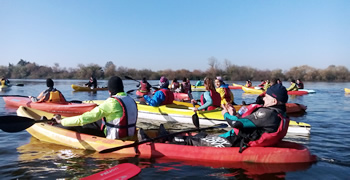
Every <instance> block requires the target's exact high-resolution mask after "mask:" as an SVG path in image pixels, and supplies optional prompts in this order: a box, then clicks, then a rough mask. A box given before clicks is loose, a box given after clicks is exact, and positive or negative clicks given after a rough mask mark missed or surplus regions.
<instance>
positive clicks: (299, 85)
mask: <svg viewBox="0 0 350 180" xmlns="http://www.w3.org/2000/svg"><path fill="white" fill-rule="evenodd" d="M272 84H282V81H281V80H280V79H278V78H277V79H273V80H272V81H270V80H261V83H260V84H259V85H258V86H257V87H260V89H262V90H264V91H266V90H267V89H268V88H269V87H270V86H271V85H272ZM245 86H246V87H253V86H252V83H251V81H250V80H247V81H246V84H245ZM299 89H304V83H303V82H302V81H301V80H300V79H297V80H296V81H295V79H292V80H291V81H290V86H289V87H288V88H287V91H298V90H299Z"/></svg>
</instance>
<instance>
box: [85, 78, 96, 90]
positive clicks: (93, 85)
mask: <svg viewBox="0 0 350 180" xmlns="http://www.w3.org/2000/svg"><path fill="white" fill-rule="evenodd" d="M85 86H87V87H89V88H94V89H95V88H97V80H96V78H95V77H94V76H91V77H90V80H89V82H87V83H86V84H85Z"/></svg>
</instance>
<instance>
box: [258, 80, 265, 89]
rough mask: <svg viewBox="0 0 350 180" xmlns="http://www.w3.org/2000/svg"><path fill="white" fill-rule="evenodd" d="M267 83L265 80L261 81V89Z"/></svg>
mask: <svg viewBox="0 0 350 180" xmlns="http://www.w3.org/2000/svg"><path fill="white" fill-rule="evenodd" d="M265 83H266V81H264V80H263V79H262V80H261V81H260V84H259V85H258V86H259V87H260V88H264V86H265Z"/></svg>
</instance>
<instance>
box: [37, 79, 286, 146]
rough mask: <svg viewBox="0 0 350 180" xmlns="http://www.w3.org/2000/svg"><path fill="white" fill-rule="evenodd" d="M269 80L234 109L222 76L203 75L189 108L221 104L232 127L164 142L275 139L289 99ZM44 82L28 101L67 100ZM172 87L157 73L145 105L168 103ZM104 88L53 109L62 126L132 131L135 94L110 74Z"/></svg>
mask: <svg viewBox="0 0 350 180" xmlns="http://www.w3.org/2000/svg"><path fill="white" fill-rule="evenodd" d="M92 81H93V79H92ZM187 81H188V79H184V81H183V82H185V83H186V82H187ZM173 83H174V80H173ZM266 83H267V82H266ZM269 84H271V86H270V87H269V88H267V90H266V91H265V93H264V95H263V96H261V98H260V102H257V103H254V104H251V105H249V106H244V108H246V111H244V112H239V113H237V112H236V110H235V109H234V107H233V104H234V96H233V93H232V92H231V91H230V89H229V88H228V85H227V84H225V83H224V81H223V79H222V78H221V77H220V76H218V77H216V78H215V79H213V78H211V77H205V78H204V83H203V85H204V87H205V92H204V93H203V94H202V95H201V98H200V100H199V101H197V100H195V99H192V100H191V102H192V103H193V104H199V105H200V106H199V107H195V108H194V112H196V111H209V110H214V109H219V108H221V109H222V115H223V116H224V119H225V120H226V121H227V123H228V124H229V125H230V126H231V127H232V128H233V129H232V130H231V131H228V132H227V133H224V134H221V135H219V136H213V135H207V134H206V133H203V132H202V133H199V134H198V135H196V136H189V137H186V136H184V137H181V138H180V139H179V138H176V137H172V138H171V140H170V142H169V143H177V144H186V145H195V146H215V147H232V146H239V147H241V150H242V149H244V148H245V147H247V146H270V145H274V144H275V143H277V142H279V141H280V140H281V139H282V138H283V137H284V136H285V135H286V132H287V128H288V122H289V119H288V117H287V116H286V105H285V103H286V102H287V101H288V95H287V89H286V88H285V87H284V86H283V85H282V84H279V83H277V80H272V82H271V83H269ZM46 85H47V87H48V89H46V90H45V91H43V92H42V93H40V95H39V96H38V97H31V100H32V101H33V102H45V101H50V102H58V103H60V102H66V100H65V98H64V96H63V95H62V93H61V92H60V91H58V90H57V89H56V88H54V82H53V80H52V79H50V78H49V79H47V80H46ZM173 85H174V84H173ZM139 86H140V88H141V89H142V90H147V91H150V87H151V85H149V83H148V82H147V80H146V79H143V80H142V81H141V82H140V85H139ZM171 88H173V86H169V80H168V79H167V78H166V77H165V76H162V77H161V78H160V80H159V90H157V91H155V93H154V94H153V96H152V97H150V96H149V95H143V96H142V98H143V99H144V101H145V103H146V104H147V105H150V106H160V105H166V104H172V103H173V101H174V92H173V91H171ZM108 92H109V97H108V98H107V99H106V100H105V101H104V102H103V103H102V104H100V105H99V106H96V107H95V108H94V109H92V110H91V111H88V112H85V113H84V114H82V115H79V116H73V117H68V118H63V119H62V118H61V116H60V115H55V117H54V119H56V122H57V123H58V124H61V125H62V126H64V127H76V126H81V127H82V129H85V130H84V131H82V130H80V132H94V133H93V134H100V135H104V136H105V137H106V138H109V139H128V138H130V137H132V136H134V134H135V132H136V123H137V118H138V109H137V105H136V102H135V100H134V99H133V98H131V97H130V96H129V95H128V94H127V93H126V92H124V85H123V81H122V79H121V78H120V77H118V76H113V77H111V78H110V79H109V81H108ZM161 127H162V128H163V126H161ZM163 131H164V130H163ZM96 132H97V133H96ZM139 133H141V135H139V137H140V138H141V139H140V140H143V139H144V138H147V136H146V135H145V134H144V132H143V131H142V129H141V130H140V131H139ZM142 133H143V134H142Z"/></svg>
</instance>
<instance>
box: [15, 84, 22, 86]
mask: <svg viewBox="0 0 350 180" xmlns="http://www.w3.org/2000/svg"><path fill="white" fill-rule="evenodd" d="M16 86H24V84H16Z"/></svg>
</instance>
